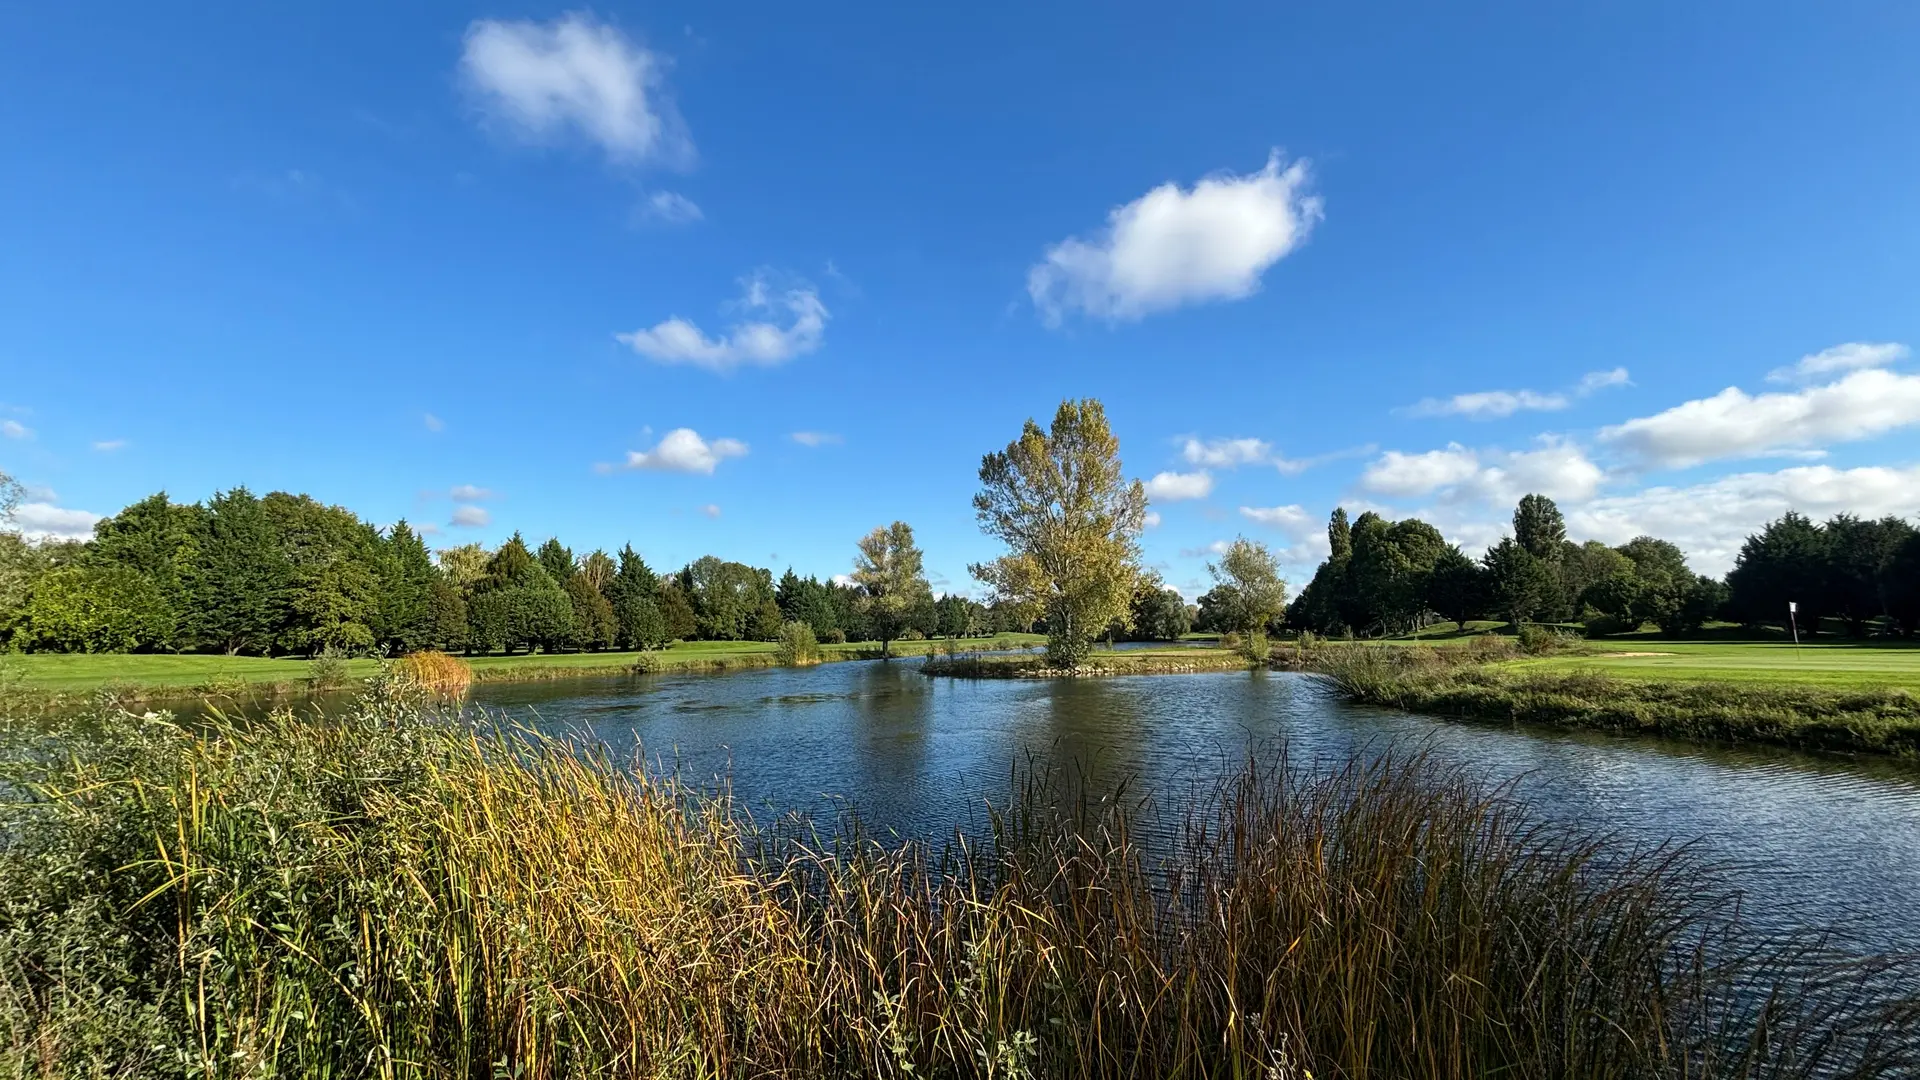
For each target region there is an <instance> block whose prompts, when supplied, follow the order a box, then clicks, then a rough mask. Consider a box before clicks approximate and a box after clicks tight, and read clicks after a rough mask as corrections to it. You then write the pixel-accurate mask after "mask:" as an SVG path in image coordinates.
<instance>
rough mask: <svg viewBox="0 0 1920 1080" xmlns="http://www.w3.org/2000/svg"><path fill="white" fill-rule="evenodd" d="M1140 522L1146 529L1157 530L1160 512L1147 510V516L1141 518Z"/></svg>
mask: <svg viewBox="0 0 1920 1080" xmlns="http://www.w3.org/2000/svg"><path fill="white" fill-rule="evenodd" d="M1141 520H1142V522H1143V523H1144V524H1145V525H1146V527H1147V528H1149V529H1157V528H1159V527H1160V511H1158V510H1149V511H1147V516H1146V517H1144V518H1142V519H1141Z"/></svg>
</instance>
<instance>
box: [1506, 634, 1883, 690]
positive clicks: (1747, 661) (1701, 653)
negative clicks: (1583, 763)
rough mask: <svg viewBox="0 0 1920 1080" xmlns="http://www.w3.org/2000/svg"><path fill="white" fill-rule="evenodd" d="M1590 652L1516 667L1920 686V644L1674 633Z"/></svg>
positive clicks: (1602, 644)
mask: <svg viewBox="0 0 1920 1080" xmlns="http://www.w3.org/2000/svg"><path fill="white" fill-rule="evenodd" d="M1591 645H1592V648H1593V649H1594V652H1593V653H1591V654H1589V655H1560V656H1547V657H1540V658H1535V659H1528V660H1515V661H1510V662H1509V663H1507V664H1506V665H1503V666H1506V667H1510V668H1513V669H1516V670H1534V671H1568V670H1591V671H1599V672H1603V673H1605V674H1608V675H1615V676H1619V677H1621V678H1632V679H1649V680H1663V681H1665V680H1673V681H1686V682H1752V683H1783V684H1805V685H1813V686H1826V687H1848V686H1858V687H1872V686H1900V687H1911V688H1915V689H1920V648H1916V647H1915V646H1912V645H1900V644H1885V643H1878V644H1872V645H1859V644H1849V643H1845V642H1831V643H1829V642H1825V641H1823V642H1821V643H1819V644H1814V645H1801V646H1800V647H1798V648H1795V647H1794V646H1793V645H1792V644H1791V643H1779V642H1772V641H1763V642H1727V641H1667V640H1663V639H1659V638H1623V639H1616V640H1601V641H1596V642H1593V643H1591Z"/></svg>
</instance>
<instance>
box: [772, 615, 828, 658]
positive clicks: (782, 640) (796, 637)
mask: <svg viewBox="0 0 1920 1080" xmlns="http://www.w3.org/2000/svg"><path fill="white" fill-rule="evenodd" d="M774 655H775V656H778V657H779V658H780V663H781V664H783V665H785V666H787V667H797V666H800V665H804V664H817V663H819V662H820V642H819V640H818V639H816V638H815V637H814V636H813V627H812V626H810V625H808V624H806V623H804V622H797V621H794V622H788V623H785V624H783V625H782V626H781V627H780V637H779V643H778V644H777V645H775V646H774Z"/></svg>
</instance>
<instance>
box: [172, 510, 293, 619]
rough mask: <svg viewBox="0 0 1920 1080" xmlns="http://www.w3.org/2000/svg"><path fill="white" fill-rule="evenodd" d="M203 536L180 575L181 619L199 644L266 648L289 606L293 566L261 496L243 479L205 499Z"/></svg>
mask: <svg viewBox="0 0 1920 1080" xmlns="http://www.w3.org/2000/svg"><path fill="white" fill-rule="evenodd" d="M206 526H207V527H206V536H205V539H204V540H203V541H202V546H201V550H200V557H199V558H198V559H197V560H195V562H194V565H193V573H192V575H191V577H190V578H189V579H188V581H187V583H186V592H187V595H188V598H189V601H188V610H187V612H186V613H185V614H184V615H183V618H182V621H183V622H184V623H185V624H186V627H185V630H186V635H187V637H188V638H189V639H190V640H191V641H193V642H194V643H195V644H196V645H197V646H198V647H201V648H207V649H213V650H217V651H220V652H225V653H227V654H228V655H233V654H237V653H263V654H264V653H267V652H270V651H272V649H273V647H274V645H275V644H276V643H277V642H278V640H279V637H280V632H281V630H282V629H283V628H284V627H285V626H286V624H287V613H288V611H289V610H290V609H291V607H292V602H293V601H292V576H293V568H292V567H291V566H290V565H289V564H288V561H287V553H286V549H285V548H283V547H282V546H281V544H280V542H279V538H278V537H277V536H276V535H275V534H274V527H273V522H272V521H271V519H269V518H268V517H267V513H266V509H265V507H264V506H263V505H262V503H261V500H260V499H258V498H256V497H255V496H254V494H253V493H252V492H250V491H248V490H247V489H246V488H244V487H240V488H234V489H232V490H231V491H223V492H219V493H216V494H215V495H214V496H213V498H212V499H211V500H209V501H208V504H207V523H206Z"/></svg>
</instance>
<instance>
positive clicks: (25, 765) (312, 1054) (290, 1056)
mask: <svg viewBox="0 0 1920 1080" xmlns="http://www.w3.org/2000/svg"><path fill="white" fill-rule="evenodd" d="M410 697H411V699H412V700H410ZM14 735H15V736H16V738H15V741H14V742H13V743H11V744H9V745H8V746H7V747H6V751H7V753H6V756H5V761H6V762H7V763H8V765H7V767H8V770H9V771H8V773H7V774H6V775H5V777H4V778H0V789H4V790H10V791H12V792H14V793H16V794H21V795H24V796H25V797H24V798H17V799H14V800H12V801H10V802H9V803H8V806H9V807H10V808H9V809H7V810H6V811H5V814H6V816H5V817H4V818H0V838H4V839H5V841H6V843H5V846H4V847H0V1076H6V1077H24V1076H45V1077H68V1076H74V1077H78V1076H103V1077H104V1076H181V1075H188V1076H206V1077H268V1076H287V1077H446V1078H453V1077H460V1078H493V1077H523V1078H528V1080H540V1078H550V1077H634V1078H641V1077H646V1078H655V1077H661V1078H666V1077H685V1078H689V1080H695V1078H721V1077H789V1078H802V1077H808V1078H811V1077H820V1078H827V1077H865V1076H876V1077H902V1078H910V1077H981V1078H996V1080H997V1078H1015V1077H1089V1078H1091V1077H1137V1078H1141V1080H1148V1078H1151V1080H1162V1078H1169V1077H1195V1078H1212V1077H1218V1078H1247V1080H1290V1078H1307V1077H1312V1078H1316V1080H1322V1078H1336V1077H1338V1078H1350V1080H1401V1078H1441V1077H1445V1078H1461V1080H1465V1078H1470V1077H1491V1076H1497V1077H1510V1078H1538V1080H1548V1078H1562V1077H1621V1078H1627V1077H1701V1078H1728V1077H1751V1078H1760V1077H1789V1076H1794V1077H1797V1076H1816V1075H1835V1076H1877V1077H1894V1076H1912V1075H1916V1074H1915V1073H1913V1072H1909V1071H1905V1070H1909V1069H1911V1068H1913V1067H1914V1066H1915V1065H1916V1060H1915V1058H1914V1057H1913V1056H1912V1053H1913V1049H1914V1038H1913V1037H1914V1026H1915V1023H1916V1016H1917V1014H1920V1007H1916V1005H1915V1003H1914V1001H1913V1000H1912V999H1911V998H1903V997H1902V996H1901V994H1902V989H1901V988H1902V986H1904V987H1905V988H1907V989H1909V990H1910V989H1911V985H1912V984H1911V973H1910V971H1908V970H1907V969H1904V968H1900V967H1897V966H1894V965H1891V964H1890V963H1885V962H1881V963H1873V964H1860V963H1839V962H1837V961H1836V960H1835V959H1834V958H1832V957H1830V956H1828V955H1826V954H1825V953H1823V952H1821V951H1819V950H1818V949H1807V948H1802V949H1798V950H1797V951H1787V950H1783V949H1781V948H1775V947H1768V948H1765V949H1759V948H1756V947H1755V946H1753V945H1752V944H1751V943H1750V942H1749V941H1748V939H1747V938H1745V937H1744V936H1742V934H1741V932H1740V931H1739V929H1738V924H1737V922H1735V921H1733V920H1732V919H1731V918H1730V917H1729V915H1730V911H1729V908H1728V907H1727V906H1726V902H1727V901H1726V897H1725V896H1724V895H1723V894H1721V893H1720V892H1719V891H1717V890H1716V889H1714V888H1713V884H1712V883H1713V880H1714V879H1713V878H1712V876H1711V875H1708V874H1704V873H1703V872H1702V871H1701V870H1700V868H1699V867H1698V866H1696V865H1694V864H1693V863H1692V861H1691V860H1690V859H1689V858H1687V857H1686V856H1685V855H1684V853H1681V852H1676V851H1641V852H1635V851H1626V850H1621V849H1617V848H1615V847H1612V846H1609V845H1607V844H1605V843H1602V842H1599V841H1594V840H1588V839H1582V838H1579V837H1574V836H1569V835H1566V834H1563V833H1559V832H1556V831H1553V830H1549V829H1544V828H1542V827H1540V826H1538V825H1536V824H1535V823H1533V821H1532V820H1531V819H1530V818H1529V817H1528V816H1527V814H1526V812H1525V809H1524V807H1521V806H1519V805H1517V804H1516V803H1514V802H1513V801H1512V800H1511V799H1509V798H1507V797H1505V796H1504V795H1502V794H1501V793H1499V792H1491V793H1489V792H1487V791H1484V790H1482V789H1480V788H1478V787H1476V786H1475V785H1474V784H1472V783H1471V782H1469V781H1468V780H1467V779H1466V778H1465V777H1463V776H1462V775H1460V774H1458V773H1454V772H1448V771H1446V770H1442V769H1438V768H1436V767H1435V766H1433V765H1432V764H1431V763H1429V762H1426V761H1424V760H1422V759H1420V758H1417V757H1413V758H1395V757H1393V756H1392V755H1388V756H1385V757H1377V758H1372V759H1358V758H1357V759H1355V760H1353V761H1350V762H1347V763H1344V764H1339V765H1336V766H1335V767H1333V768H1331V769H1330V770H1306V769H1299V768H1293V767H1290V766H1288V765H1287V764H1286V762H1284V761H1279V762H1275V763H1269V764H1267V765H1253V764H1249V765H1248V766H1247V768H1246V769H1245V770H1244V772H1242V773H1241V774H1240V775H1239V776H1237V777H1234V778H1231V779H1230V780H1228V781H1227V782H1226V783H1224V784H1223V785H1222V787H1221V788H1220V789H1219V790H1218V791H1217V792H1216V793H1215V797H1214V798H1213V799H1211V800H1207V801H1204V802H1203V803H1202V804H1201V806H1202V809H1199V810H1197V811H1195V812H1194V813H1192V814H1190V815H1186V816H1183V817H1179V818H1176V819H1168V818H1166V817H1165V816H1163V815H1160V814H1158V813H1156V812H1155V811H1153V810H1152V808H1151V807H1142V806H1141V805H1139V804H1136V803H1131V802H1129V801H1128V800H1127V799H1124V798H1119V797H1107V798H1102V797H1099V796H1098V794H1097V793H1096V792H1093V791H1090V790H1076V789H1075V788H1074V787H1073V786H1072V785H1065V784H1056V783H1052V782H1050V781H1048V780H1047V779H1046V778H1044V777H1043V778H1037V779H1029V780H1028V781H1026V782H1024V783H1022V784H1019V785H1016V790H1014V791H1013V792H1012V793H1011V794H1010V795H1009V797H1008V799H1007V800H1006V802H1005V803H1004V805H1002V806H1001V807H1000V809H999V810H997V811H996V812H994V813H993V814H992V816H991V821H990V823H991V828H990V830H988V835H986V836H984V837H981V838H978V839H969V838H968V837H965V836H956V837H955V838H954V840H953V841H952V843H951V845H949V846H948V847H946V848H944V849H942V850H941V851H936V850H935V849H932V848H929V847H927V846H924V845H920V844H912V843H907V844H895V845H881V844H878V843H874V842H872V841H870V840H867V839H863V838H862V837H861V836H860V835H859V834H858V833H857V832H853V831H839V832H835V833H833V834H831V835H826V836H821V835H815V834H810V833H803V832H801V831H800V830H799V829H797V828H794V829H789V830H787V835H786V837H785V838H781V837H776V836H774V835H773V834H771V833H769V832H766V831H764V830H759V829H756V828H754V827H753V826H752V824H751V823H750V822H749V821H748V820H747V819H746V818H745V817H744V816H743V815H742V814H740V813H739V812H737V811H736V809H735V807H734V806H733V805H732V803H731V802H730V800H729V798H728V797H727V795H726V794H725V793H724V792H720V793H706V794H702V793H699V792H696V791H693V790H689V789H688V788H686V787H684V786H682V785H680V784H677V783H675V782H673V781H671V780H665V779H659V778H650V777H648V776H646V775H644V773H636V772H635V771H630V770H628V769H625V768H622V767H619V765H618V764H617V763H615V762H612V761H609V760H608V759H607V758H606V757H604V756H602V755H600V754H599V753H597V752H594V751H593V750H591V749H589V748H581V747H577V746H571V745H567V744H564V743H560V742H554V741H551V740H548V739H544V738H540V737H536V736H533V735H529V734H525V733H515V732H506V731H497V730H492V729H475V728H474V727H472V726H470V725H469V724H468V723H466V722H465V721H463V720H462V719H461V718H459V717H455V716H435V715H432V714H431V713H430V712H425V711H423V710H422V709H421V708H420V707H419V706H418V704H417V694H411V695H410V694H408V693H396V692H395V691H394V688H393V687H391V686H377V687H376V688H375V691H374V693H373V694H372V695H370V696H369V698H368V699H367V700H366V701H365V703H364V704H363V705H362V706H361V707H360V708H359V709H358V711H356V712H355V713H354V714H352V715H350V716H347V717H344V718H340V719H337V720H333V721H329V722H325V723H309V722H305V721H302V720H300V719H298V718H296V717H294V716H293V715H291V714H289V713H280V714H278V715H275V716H273V717H271V718H270V719H268V720H266V721H264V722H255V723H250V724H242V723H230V722H224V721H216V722H215V723H214V724H213V725H212V726H210V727H207V726H199V725H195V726H191V727H189V726H184V725H177V724H174V723H172V722H169V721H166V720H164V719H162V720H152V719H142V718H137V717H132V716H128V715H125V714H120V715H117V716H106V717H95V718H92V719H91V720H89V721H88V722H87V723H85V724H78V723H76V724H75V725H74V726H73V727H72V728H70V729H67V730H62V731H56V732H53V733H52V734H48V735H34V736H31V737H28V736H25V735H22V734H20V733H19V732H17V731H16V732H15V733H14ZM9 785H10V786H9ZM1143 833H1146V834H1150V835H1151V836H1152V840H1151V842H1147V841H1144V840H1143V839H1142V835H1143ZM1901 980H1907V981H1906V982H1904V983H1902V982H1901Z"/></svg>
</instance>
